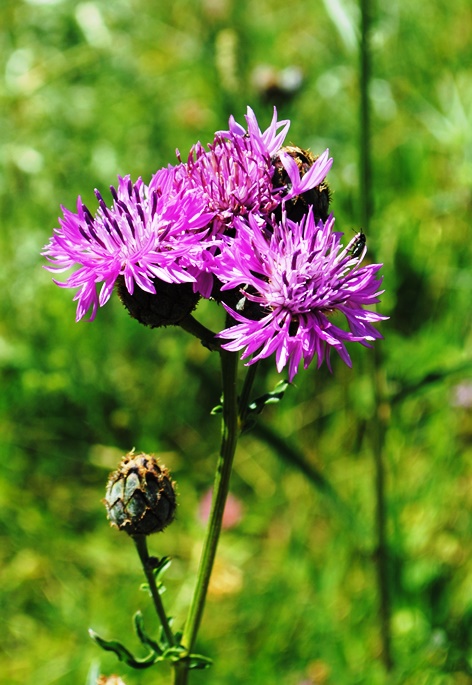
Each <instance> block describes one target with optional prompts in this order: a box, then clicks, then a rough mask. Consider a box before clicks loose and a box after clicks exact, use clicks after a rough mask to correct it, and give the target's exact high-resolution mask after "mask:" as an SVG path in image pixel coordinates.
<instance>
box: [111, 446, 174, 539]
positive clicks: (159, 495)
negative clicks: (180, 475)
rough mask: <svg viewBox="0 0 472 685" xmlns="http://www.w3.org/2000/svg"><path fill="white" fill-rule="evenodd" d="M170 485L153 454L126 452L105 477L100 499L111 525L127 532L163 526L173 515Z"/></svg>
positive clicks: (146, 531) (153, 530) (140, 532)
mask: <svg viewBox="0 0 472 685" xmlns="http://www.w3.org/2000/svg"><path fill="white" fill-rule="evenodd" d="M174 485H175V484H174V483H173V482H172V480H171V479H170V474H169V471H168V470H167V469H166V467H165V466H163V465H160V464H159V461H158V460H157V459H156V457H154V456H151V455H149V454H144V453H140V454H134V452H130V453H129V454H127V455H126V456H125V457H123V459H122V462H121V464H120V468H119V469H118V470H117V471H115V472H114V473H112V474H111V475H110V478H109V479H108V483H107V489H106V497H105V500H104V502H105V506H106V508H107V512H108V518H109V520H110V522H111V525H112V526H116V527H117V528H119V529H120V530H124V531H125V532H126V533H128V535H131V536H135V535H150V534H151V533H158V532H159V531H161V530H164V528H165V527H166V526H168V525H169V523H172V521H173V519H174V514H175V508H176V500H175V491H174Z"/></svg>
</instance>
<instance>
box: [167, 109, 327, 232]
mask: <svg viewBox="0 0 472 685" xmlns="http://www.w3.org/2000/svg"><path fill="white" fill-rule="evenodd" d="M246 122H247V130H246V129H245V128H244V127H243V126H241V125H240V124H238V123H237V122H236V121H235V120H234V117H232V116H231V117H230V120H229V129H228V130H227V131H218V132H217V133H216V135H215V139H214V141H213V143H211V144H210V145H208V150H206V149H205V148H204V147H203V146H202V145H201V144H200V143H197V144H196V145H195V146H194V147H193V148H192V150H191V152H190V155H189V158H188V161H187V162H186V163H185V164H181V166H180V167H179V174H180V175H182V176H183V177H185V182H188V183H189V184H190V186H191V187H196V188H200V189H201V190H202V191H203V193H204V195H205V197H206V200H207V203H208V210H209V211H210V212H213V213H214V215H215V221H214V226H213V228H214V231H215V232H216V233H222V232H224V231H225V230H226V229H227V228H233V227H234V221H235V218H236V217H237V216H246V215H247V214H248V213H249V212H252V213H253V214H260V215H261V216H269V215H270V213H271V212H273V210H274V209H275V208H276V207H277V206H278V205H279V204H280V203H281V202H282V200H283V199H291V198H293V197H295V196H296V195H297V194H300V193H304V192H306V191H307V190H310V189H312V188H314V187H315V186H316V185H318V184H319V183H320V182H321V181H322V180H323V179H324V177H325V176H326V174H327V173H328V171H329V169H330V167H331V164H332V159H328V150H326V152H325V153H323V155H321V157H319V158H318V159H317V160H316V161H315V162H314V164H313V166H312V167H311V168H310V170H309V171H308V172H307V173H306V174H305V175H304V176H303V177H301V175H300V170H299V169H298V167H297V165H296V163H295V162H294V160H293V159H292V158H291V157H290V156H289V155H287V154H284V153H283V152H281V149H282V145H283V142H284V140H285V137H286V135H287V132H288V129H289V126H290V121H288V120H283V121H278V120H277V111H276V110H275V108H274V115H273V117H272V121H271V124H270V126H269V128H267V129H266V130H265V131H264V132H262V131H261V129H260V128H259V124H258V122H257V119H256V115H255V114H254V112H253V111H252V109H251V108H250V107H248V108H247V114H246ZM279 154H280V162H281V163H282V165H283V167H284V168H285V170H286V171H287V174H288V176H289V178H290V187H289V186H287V187H285V186H282V187H275V186H274V176H275V171H276V166H275V160H276V159H277V158H278V155H279Z"/></svg>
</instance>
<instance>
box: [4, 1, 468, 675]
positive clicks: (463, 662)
mask: <svg viewBox="0 0 472 685" xmlns="http://www.w3.org/2000/svg"><path fill="white" fill-rule="evenodd" d="M357 16H358V8H357V7H356V5H355V3H354V2H348V0H345V1H340V2H336V3H334V2H328V0H326V2H325V3H316V2H307V1H305V0H299V2H296V3H275V2H269V1H268V0H266V1H264V0H252V1H251V0H204V1H203V2H200V3H195V2H191V1H190V0H174V1H173V2H171V3H165V2H162V3H158V2H151V1H149V0H115V1H114V2H105V0H95V1H86V2H74V1H72V0H62V1H61V0H29V1H28V2H25V1H24V0H16V1H15V2H13V1H12V0H4V1H3V3H2V4H1V7H0V26H1V32H0V60H1V74H2V81H1V93H0V97H1V108H0V142H1V150H2V154H1V155H0V165H1V166H0V202H1V210H0V211H1V227H2V230H1V233H0V247H1V254H2V268H1V270H0V283H1V289H2V297H1V299H0V312H1V318H0V374H1V393H0V456H1V469H0V517H1V528H0V537H1V544H0V616H1V623H0V625H1V635H2V637H1V640H2V653H1V656H0V672H1V673H2V674H3V680H4V682H5V683H9V684H11V685H20V684H21V685H24V683H34V684H35V685H49V683H57V684H60V685H66V684H69V683H84V682H85V680H86V676H87V672H88V671H89V669H90V668H91V666H92V665H93V664H94V663H96V661H97V660H98V659H100V660H101V663H100V670H101V671H102V672H108V673H110V672H117V671H119V672H121V673H122V676H123V677H124V679H125V680H126V682H127V683H129V684H132V683H138V682H144V676H142V675H139V677H137V676H136V674H134V673H129V672H126V670H125V667H123V668H122V669H121V671H120V665H119V664H118V663H117V662H116V660H115V658H114V657H113V656H112V655H110V656H107V655H103V654H101V653H100V652H99V650H98V649H97V647H96V646H95V645H93V644H92V643H91V641H90V640H89V638H88V636H87V628H89V627H93V628H94V629H96V630H97V631H98V632H99V633H100V634H101V635H104V636H109V637H110V638H118V639H121V640H123V641H125V636H126V635H127V634H129V633H130V628H131V616H132V614H133V613H134V612H135V611H136V610H137V609H138V608H141V609H143V611H144V613H145V616H146V624H147V626H150V625H151V624H152V622H153V621H154V618H153V616H152V612H151V609H150V605H149V602H148V601H147V598H146V596H145V595H144V594H143V593H142V592H141V593H140V592H139V590H138V587H139V584H140V582H141V581H142V578H141V573H140V570H139V567H138V560H137V557H136V556H135V553H134V550H133V548H132V545H131V543H129V541H127V540H123V539H122V536H121V535H120V534H119V533H118V532H116V531H112V530H110V529H109V528H108V525H107V523H106V521H105V511H104V508H103V505H102V504H101V502H100V499H101V497H102V496H103V491H104V484H105V481H106V478H107V474H108V471H110V470H112V469H114V468H115V467H116V464H117V462H118V460H119V457H120V455H121V454H124V453H125V452H127V451H129V450H130V449H131V448H132V447H133V446H136V448H137V449H139V450H145V451H149V452H152V451H154V452H157V453H159V454H160V455H162V458H163V460H164V461H165V462H166V463H167V465H168V466H169V467H170V468H171V469H172V471H173V475H174V478H176V479H177V480H178V483H179V493H180V497H179V502H180V504H179V509H178V516H177V521H176V522H175V523H174V524H173V526H172V527H171V528H170V529H169V530H168V531H167V532H166V533H165V534H163V535H158V536H155V537H154V538H153V539H152V541H151V547H154V549H153V552H154V553H155V554H157V555H160V556H161V555H164V554H165V555H170V556H172V557H173V558H174V561H173V565H172V567H171V570H170V572H169V573H168V576H167V580H166V585H167V587H168V592H167V594H166V596H165V599H166V602H167V606H168V608H169V611H170V612H171V613H172V614H173V615H174V616H175V617H176V621H177V622H180V623H181V622H182V621H183V619H184V616H185V611H186V608H187V606H188V601H189V597H190V593H191V590H192V580H191V578H192V574H193V573H194V571H195V568H196V563H197V559H198V553H199V550H200V547H201V540H202V525H201V523H200V521H199V519H198V516H197V512H198V503H199V501H200V499H201V498H202V497H203V495H204V493H205V492H206V491H207V489H208V487H209V486H210V484H211V481H212V471H213V465H214V461H215V452H216V450H217V448H218V440H219V425H218V418H217V417H214V416H210V411H211V408H212V407H213V406H214V405H215V404H217V403H218V401H219V376H218V363H217V359H215V358H214V356H215V355H211V354H210V353H209V352H207V351H206V350H205V349H203V348H202V347H201V346H200V345H199V344H198V343H197V342H195V341H194V340H190V339H189V338H188V337H185V335H184V333H183V332H181V331H179V330H173V329H166V330H164V331H160V332H158V331H151V330H147V329H145V328H143V327H140V326H139V325H138V324H137V323H136V322H134V321H132V320H131V319H130V318H129V317H128V316H127V315H126V313H125V311H124V310H123V309H122V308H121V306H120V304H119V302H118V300H117V299H116V300H115V301H112V302H111V303H110V304H108V305H107V306H106V307H105V308H104V309H103V310H101V311H100V312H99V314H98V316H97V319H96V321H95V322H94V323H92V324H90V323H86V322H82V323H80V324H76V323H75V322H74V315H75V306H74V304H73V303H72V293H71V292H70V291H65V290H62V289H60V288H57V287H55V286H54V285H52V284H51V277H50V274H48V273H47V272H45V271H43V270H42V269H41V264H42V260H41V258H40V257H39V252H40V250H41V248H42V246H43V245H44V244H45V243H46V242H47V241H48V239H49V236H50V234H51V232H52V229H53V227H54V226H57V216H58V214H59V213H60V209H59V206H60V204H63V205H65V206H67V207H68V208H71V209H73V208H74V205H75V202H76V197H77V195H79V194H80V195H81V196H82V198H83V199H84V201H85V202H87V203H89V204H90V206H91V207H93V208H94V207H95V206H96V205H95V204H94V196H93V189H94V187H98V188H99V189H101V190H102V191H106V188H107V187H108V186H109V185H110V184H114V183H115V182H116V177H117V175H118V174H121V175H123V174H127V173H130V174H131V175H132V177H133V178H136V177H137V176H139V175H141V176H142V177H143V178H144V179H145V180H146V179H148V178H149V177H150V175H151V174H152V173H153V172H154V171H155V170H156V169H157V168H158V167H160V166H163V165H166V164H168V163H173V162H174V160H175V148H176V147H178V148H179V149H180V151H181V153H182V156H183V157H184V158H185V156H186V154H187V153H188V150H189V148H190V146H191V145H192V143H193V142H195V141H196V140H197V139H199V140H201V141H202V142H203V143H206V142H208V141H209V140H210V139H211V138H212V135H213V132H214V131H215V130H217V129H221V128H224V127H225V126H226V123H227V119H228V116H229V114H230V113H233V114H234V115H235V116H236V119H237V120H239V121H242V120H243V114H244V112H245V109H246V106H247V105H248V104H249V105H251V106H252V107H253V108H254V109H255V111H256V113H257V115H258V117H259V120H260V121H262V123H263V124H264V125H266V124H267V123H268V122H269V120H270V116H271V111H272V106H273V105H274V104H276V105H277V107H278V111H279V114H280V116H281V117H288V118H290V119H292V122H293V123H292V127H291V131H290V136H289V137H290V140H291V141H292V142H294V143H296V144H298V145H301V146H303V147H311V149H312V150H313V151H314V152H320V151H322V150H323V149H324V148H325V147H327V146H329V147H330V150H331V153H332V155H333V156H334V159H335V164H334V167H333V170H332V172H331V173H330V183H331V186H332V188H333V189H334V194H333V210H334V212H335V214H336V217H337V226H338V227H339V229H341V230H344V231H347V232H348V234H349V235H351V234H350V232H351V229H352V228H354V229H355V230H358V229H359V218H358V217H359V213H360V212H359V200H358V157H359V153H358V148H359V126H358V109H359V88H358V82H359V78H358V54H357V36H358V30H357ZM471 34H472V23H471V21H470V3H469V2H468V0H457V2H455V3H454V6H451V4H450V3H445V2H441V1H440V0H433V1H432V2H428V3H427V2H424V1H422V2H417V3H409V2H406V1H405V0H404V1H402V2H399V1H397V2H395V1H393V2H383V1H382V2H380V3H378V4H377V5H376V7H375V11H374V22H373V30H372V36H371V37H372V46H373V60H372V71H373V73H372V82H371V105H372V125H373V135H372V150H373V166H374V177H373V195H374V200H375V206H374V212H373V220H372V226H371V228H370V233H369V235H368V236H367V239H368V245H369V256H370V258H372V259H375V260H376V261H382V262H384V263H385V267H384V270H383V272H384V275H385V288H386V293H385V295H384V297H383V303H382V307H381V309H382V312H384V313H386V314H389V315H390V317H391V318H390V320H389V321H388V322H386V323H385V324H384V326H383V333H384V335H385V340H384V341H382V342H380V343H378V345H377V348H378V350H379V352H380V357H381V358H382V360H383V361H382V366H381V372H382V374H384V375H385V378H386V390H387V394H388V398H389V399H390V400H391V401H390V402H383V404H382V407H381V418H382V420H384V421H386V424H387V432H386V436H385V445H384V458H385V463H386V470H387V502H386V505H387V514H388V544H389V551H390V576H389V583H390V588H391V593H392V633H393V655H394V660H395V668H394V671H393V675H392V676H391V679H390V680H389V682H390V683H398V684H400V683H401V684H402V685H465V684H466V683H470V682H471V678H472V675H471V674H472V670H471V667H472V647H471V629H472V591H471V588H472V544H471V532H472V519H471V508H472V450H471V445H472V378H471V376H472V373H471V366H470V360H471V355H470V346H471V307H470V292H471V285H472V277H471V271H470V262H471V258H472V248H471V245H472V241H471V239H470V231H469V222H470V210H471V205H472V202H471V200H472V197H471V185H472V67H471V65H472V60H471V57H472V54H471V47H470V46H471V45H472V35H471ZM288 68H292V69H291V71H290V70H289V71H286V70H287V69H288ZM284 70H285V71H284ZM300 77H301V78H302V84H301V87H298V85H297V79H298V78H300ZM290 78H291V79H292V80H291V81H290ZM287 79H288V85H285V84H286V82H287ZM200 313H201V314H202V317H203V318H204V319H205V320H206V322H207V323H209V324H210V325H211V322H212V320H213V317H215V316H216V317H218V321H220V317H221V312H220V311H218V310H217V308H216V305H212V304H211V303H210V304H208V305H207V306H203V307H201V308H200V310H199V311H198V314H200ZM218 325H219V323H218V324H217V325H215V327H217V326H218ZM352 356H353V369H352V370H349V369H347V368H345V367H344V366H343V365H342V364H341V363H339V362H338V361H337V360H334V371H333V374H332V375H331V374H329V373H328V372H327V371H326V370H325V369H322V370H320V371H316V369H314V368H312V369H310V370H309V371H308V372H306V373H300V374H299V375H298V376H297V379H296V386H295V387H293V388H289V390H288V391H287V393H286V396H285V398H284V400H283V402H282V403H280V404H276V405H274V407H270V408H268V409H267V410H266V411H265V412H264V414H263V416H262V417H261V422H262V423H263V425H264V427H269V428H271V427H272V430H275V429H276V431H277V436H276V439H273V440H272V441H271V442H269V439H268V436H267V435H266V434H265V433H264V431H262V430H260V431H257V430H256V431H254V432H252V433H249V434H248V435H247V436H246V437H244V438H243V439H242V440H241V443H240V447H239V449H238V455H237V459H236V465H235V473H234V478H233V488H232V490H233V493H234V495H235V496H236V497H237V498H238V499H239V500H240V501H241V502H242V505H243V518H242V520H241V522H240V523H239V524H238V525H237V526H236V527H235V528H233V529H232V530H229V531H227V532H225V533H224V535H223V538H222V541H221V547H220V553H219V557H218V561H217V565H216V569H215V576H214V583H213V585H212V591H211V594H210V597H209V600H208V605H207V609H206V613H205V617H204V623H203V628H202V631H201V637H200V640H199V645H198V649H199V651H201V652H202V653H204V654H208V655H211V656H212V657H213V658H214V661H215V665H214V667H213V669H212V670H211V671H206V672H203V673H201V674H195V675H192V678H193V680H192V682H194V683H195V685H198V683H205V682H214V683H228V684H229V683H231V685H238V684H239V683H240V684H241V685H242V684H243V683H247V682H251V683H252V685H266V684H267V683H275V682H277V683H284V684H286V685H299V684H300V683H306V684H307V685H308V684H309V683H311V684H312V685H314V684H315V683H316V684H317V685H351V684H352V685H354V684H356V685H358V684H365V685H377V684H379V685H380V684H383V683H385V682H386V677H385V674H384V671H383V667H382V663H381V660H380V658H379V656H380V645H381V643H380V629H379V620H378V593H377V589H376V588H377V584H376V575H375V565H374V557H375V546H376V538H375V494H374V465H373V463H374V462H373V458H372V449H373V440H374V434H375V416H376V413H375V412H376V407H375V396H374V390H373V383H372V378H373V375H374V354H373V353H372V352H371V351H369V350H365V349H363V348H362V349H360V350H357V349H352ZM272 366H273V365H272V364H270V363H268V364H266V365H265V366H264V367H263V373H261V375H260V377H259V381H258V383H259V387H258V390H259V391H260V393H263V392H267V391H268V390H270V389H272V388H273V386H274V385H275V383H276V381H277V380H278V379H277V374H276V373H275V372H274V370H273V368H272ZM273 437H274V436H272V438H273ZM280 439H283V440H285V441H287V442H288V443H289V444H290V445H291V446H292V447H294V446H295V447H296V448H297V449H298V450H300V451H301V453H302V454H303V455H304V458H305V460H306V461H307V462H308V463H309V464H310V465H311V466H314V467H317V469H318V470H320V471H321V473H322V474H323V475H324V476H325V477H326V478H327V480H328V481H329V483H331V486H332V489H333V490H334V492H335V493H336V496H335V495H334V494H333V493H332V492H331V491H326V490H321V489H320V488H319V487H318V485H317V484H316V483H315V482H313V481H310V480H309V479H307V478H306V476H305V475H304V474H303V473H302V472H301V470H300V468H299V467H297V466H296V465H295V464H294V463H290V455H289V454H288V452H287V453H284V451H283V449H282V454H281V453H280V449H279V450H277V449H274V447H273V446H272V447H271V446H270V445H274V444H277V441H278V442H279V443H280ZM281 456H282V457H284V456H285V458H282V459H281ZM338 498H340V499H341V500H342V502H343V503H344V506H341V504H339V502H338ZM130 648H132V649H135V648H136V645H130ZM242 665H244V667H243V666H242ZM248 671H249V672H250V676H248ZM150 677H154V678H157V677H158V674H157V675H156V674H154V675H153V676H150ZM162 678H163V682H165V678H166V675H165V674H164V673H163V674H162Z"/></svg>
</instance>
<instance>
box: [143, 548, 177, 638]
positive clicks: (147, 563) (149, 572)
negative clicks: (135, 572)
mask: <svg viewBox="0 0 472 685" xmlns="http://www.w3.org/2000/svg"><path fill="white" fill-rule="evenodd" d="M133 540H134V542H135V545H136V549H137V550H138V554H139V558H140V559H141V564H142V566H143V570H144V573H145V575H146V579H147V582H148V584H149V590H150V591H151V596H152V599H153V602H154V607H155V609H156V612H157V615H158V616H159V620H160V622H161V625H162V629H163V631H164V633H165V636H166V638H167V642H168V643H169V645H171V646H174V645H175V644H176V642H175V637H174V634H173V632H172V630H171V627H170V625H169V621H168V619H167V615H166V612H165V609H164V605H163V604H162V601H161V596H160V594H159V590H158V588H157V585H156V578H155V576H154V573H153V566H152V563H151V558H150V556H149V552H148V547H147V538H146V536H145V535H135V536H134V537H133Z"/></svg>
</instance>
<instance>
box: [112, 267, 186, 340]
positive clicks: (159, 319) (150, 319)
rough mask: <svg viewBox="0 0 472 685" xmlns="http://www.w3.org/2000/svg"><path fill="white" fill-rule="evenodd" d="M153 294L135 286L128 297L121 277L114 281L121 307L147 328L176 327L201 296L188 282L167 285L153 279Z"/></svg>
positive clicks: (157, 279) (164, 282)
mask: <svg viewBox="0 0 472 685" xmlns="http://www.w3.org/2000/svg"><path fill="white" fill-rule="evenodd" d="M153 284H154V287H155V289H156V292H155V294H153V293H148V292H147V291H146V290H142V288H140V287H139V286H138V285H135V286H134V291H133V294H132V295H130V294H129V292H128V289H127V287H126V284H125V279H124V277H123V276H118V278H117V279H116V291H117V293H118V297H119V298H120V300H121V302H122V304H123V305H124V306H125V308H126V309H127V310H128V312H129V314H130V315H131V316H132V317H133V319H137V320H138V321H139V323H142V324H144V326H149V327H150V328H159V327H160V326H178V325H179V323H180V322H181V321H182V320H183V319H184V318H185V317H186V316H188V315H189V314H191V313H192V312H193V310H194V309H195V307H196V306H197V304H198V300H199V299H200V295H199V294H198V293H194V292H193V285H192V284H191V283H166V281H162V280H160V279H159V278H155V279H154V280H153Z"/></svg>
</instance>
